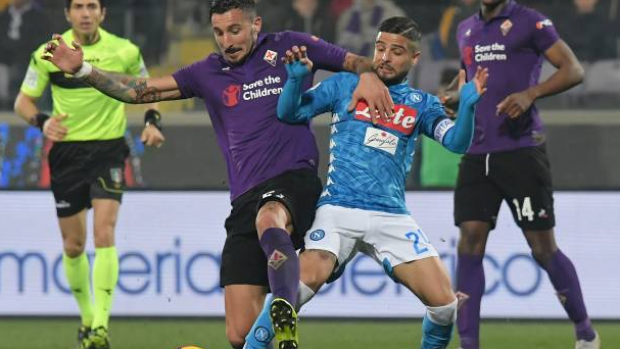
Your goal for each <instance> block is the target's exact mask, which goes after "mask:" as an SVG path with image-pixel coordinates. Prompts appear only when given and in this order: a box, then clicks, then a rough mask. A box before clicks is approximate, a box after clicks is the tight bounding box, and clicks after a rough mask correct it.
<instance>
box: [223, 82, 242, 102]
mask: <svg viewBox="0 0 620 349" xmlns="http://www.w3.org/2000/svg"><path fill="white" fill-rule="evenodd" d="M240 96H241V85H229V86H228V87H226V89H225V90H224V91H223V92H222V102H223V103H224V105H225V106H227V107H234V106H235V105H237V104H239V97H240Z"/></svg>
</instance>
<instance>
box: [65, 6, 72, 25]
mask: <svg viewBox="0 0 620 349" xmlns="http://www.w3.org/2000/svg"><path fill="white" fill-rule="evenodd" d="M65 19H66V20H67V22H68V23H71V17H69V9H68V8H66V7H65Z"/></svg>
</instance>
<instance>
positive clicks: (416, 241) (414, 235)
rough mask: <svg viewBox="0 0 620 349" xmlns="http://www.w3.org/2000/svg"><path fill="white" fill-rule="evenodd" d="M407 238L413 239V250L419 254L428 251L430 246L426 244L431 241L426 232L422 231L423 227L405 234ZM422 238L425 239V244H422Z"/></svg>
mask: <svg viewBox="0 0 620 349" xmlns="http://www.w3.org/2000/svg"><path fill="white" fill-rule="evenodd" d="M405 236H406V237H407V239H409V240H413V250H414V251H415V253H417V254H422V253H426V252H428V247H426V246H424V245H426V244H430V243H431V241H430V240H429V239H428V237H426V234H424V232H423V231H422V229H418V230H416V231H411V232H408V233H407V234H405ZM420 239H422V240H423V242H425V243H423V246H420V242H421V241H420Z"/></svg>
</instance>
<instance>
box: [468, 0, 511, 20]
mask: <svg viewBox="0 0 620 349" xmlns="http://www.w3.org/2000/svg"><path fill="white" fill-rule="evenodd" d="M516 5H517V3H516V2H515V1H514V0H508V3H507V4H506V6H505V7H504V8H503V9H502V12H500V13H499V14H498V15H497V16H495V17H493V18H491V20H493V19H495V18H507V17H510V15H511V14H512V11H514V9H515V6H516ZM476 19H477V20H479V21H484V17H482V9H480V10H478V13H477V14H476Z"/></svg>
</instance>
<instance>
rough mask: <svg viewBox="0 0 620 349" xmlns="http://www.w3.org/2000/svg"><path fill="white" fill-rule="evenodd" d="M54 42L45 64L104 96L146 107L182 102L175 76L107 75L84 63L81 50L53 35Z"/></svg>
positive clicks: (77, 46) (49, 47)
mask: <svg viewBox="0 0 620 349" xmlns="http://www.w3.org/2000/svg"><path fill="white" fill-rule="evenodd" d="M52 39H53V41H50V42H49V43H48V44H47V45H46V47H45V55H44V56H43V57H42V58H43V59H45V60H48V61H50V62H52V63H53V64H54V65H55V66H56V67H58V69H60V70H61V71H63V72H65V73H67V74H73V75H74V76H75V77H76V78H79V79H82V80H83V81H84V82H86V83H87V84H89V85H91V86H92V87H94V88H95V89H97V90H99V91H101V92H102V93H103V94H105V95H107V96H110V97H112V98H114V99H117V100H119V101H122V102H125V103H131V104H143V103H154V102H160V101H171V100H177V99H183V98H184V97H183V96H182V94H181V91H180V90H179V86H178V85H177V82H176V80H175V79H174V77H172V75H168V76H164V77H152V78H140V77H135V76H131V75H124V74H118V73H111V72H106V71H103V70H100V69H97V68H95V67H93V66H92V65H90V64H89V63H87V62H84V53H83V52H82V48H81V47H80V45H79V44H78V43H76V42H73V43H72V45H73V48H72V47H69V45H67V44H66V43H65V41H64V40H63V38H62V36H60V35H58V34H54V36H53V37H52Z"/></svg>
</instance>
